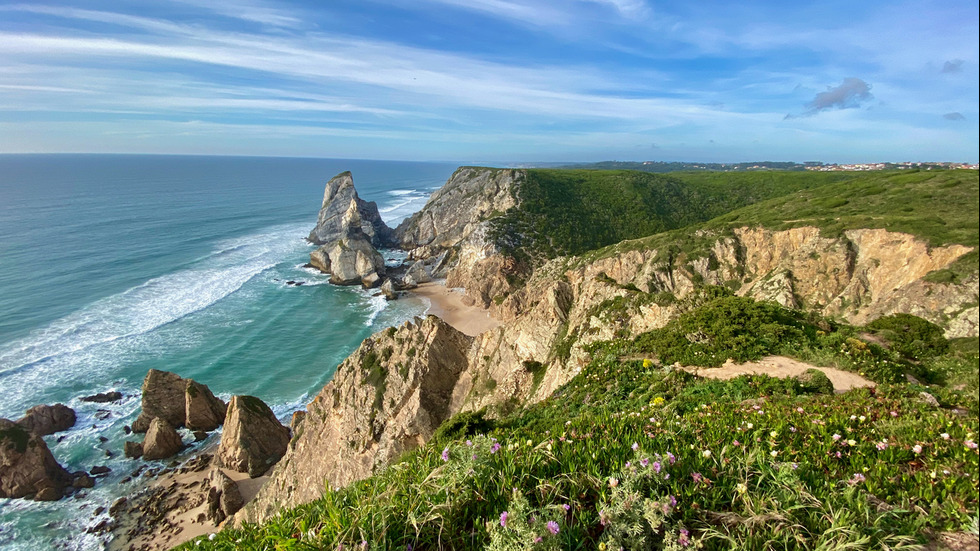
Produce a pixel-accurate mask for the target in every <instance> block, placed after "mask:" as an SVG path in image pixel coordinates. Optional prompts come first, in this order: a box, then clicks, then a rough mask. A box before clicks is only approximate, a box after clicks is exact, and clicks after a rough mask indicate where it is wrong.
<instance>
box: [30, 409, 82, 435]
mask: <svg viewBox="0 0 980 551" xmlns="http://www.w3.org/2000/svg"><path fill="white" fill-rule="evenodd" d="M17 424H18V425H20V426H22V427H24V428H25V429H27V430H29V431H31V432H33V433H34V434H36V435H38V436H47V435H49V434H54V433H56V432H61V431H63V430H68V429H70V428H71V427H73V426H75V410H73V409H71V408H70V407H68V406H66V405H64V404H55V405H53V406H48V405H40V406H34V407H32V408H31V409H29V410H27V412H26V413H25V414H24V416H23V417H21V418H20V419H18V420H17Z"/></svg>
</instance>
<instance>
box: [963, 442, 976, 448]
mask: <svg viewBox="0 0 980 551" xmlns="http://www.w3.org/2000/svg"><path fill="white" fill-rule="evenodd" d="M963 445H964V446H966V447H968V448H970V449H971V450H975V449H977V443H976V442H974V441H973V440H964V441H963Z"/></svg>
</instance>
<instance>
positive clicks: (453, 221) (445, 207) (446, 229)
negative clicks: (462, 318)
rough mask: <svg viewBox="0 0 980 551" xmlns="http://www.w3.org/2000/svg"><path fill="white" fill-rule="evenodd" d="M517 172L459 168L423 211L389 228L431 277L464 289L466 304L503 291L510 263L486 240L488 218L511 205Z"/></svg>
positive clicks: (518, 181) (487, 300) (482, 301)
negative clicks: (439, 278) (393, 230)
mask: <svg viewBox="0 0 980 551" xmlns="http://www.w3.org/2000/svg"><path fill="white" fill-rule="evenodd" d="M525 178H526V175H525V173H524V171H522V170H510V169H493V168H474V167H463V168H460V169H458V170H457V171H456V172H455V173H454V174H453V175H452V176H451V177H450V178H449V181H448V182H446V185H445V186H443V187H442V188H441V189H440V190H439V191H437V192H436V193H434V194H433V195H432V197H431V198H430V199H429V201H428V202H427V203H426V205H425V207H424V208H423V209H422V210H420V211H419V212H417V213H415V214H414V215H413V216H412V217H410V218H407V219H406V220H405V221H403V222H402V223H401V224H399V226H398V228H397V229H396V230H395V238H396V240H397V241H398V242H399V243H400V245H401V247H402V248H403V249H405V250H407V251H409V255H410V258H412V259H416V260H420V261H422V262H423V263H424V264H425V265H426V267H427V269H428V271H429V273H430V275H432V276H433V277H446V278H447V285H449V286H450V287H462V288H464V289H465V290H466V296H467V299H468V301H471V302H476V303H479V304H482V305H484V306H487V305H489V303H490V301H491V299H492V298H493V297H495V296H498V295H500V294H502V293H504V292H506V291H507V290H508V289H509V288H510V285H509V284H508V282H507V274H508V273H512V272H513V271H514V270H515V268H516V267H515V266H514V265H513V261H511V260H509V259H507V258H505V257H503V256H502V255H500V254H499V251H498V250H497V248H496V246H495V245H494V244H493V243H492V242H491V241H490V240H489V239H488V237H487V229H488V227H489V220H490V219H491V218H493V217H494V216H497V215H500V214H502V213H503V212H504V211H506V210H507V209H509V208H511V207H513V206H515V205H516V204H517V200H516V199H515V197H516V196H517V193H516V190H517V187H518V186H520V185H521V182H523V181H524V179H525Z"/></svg>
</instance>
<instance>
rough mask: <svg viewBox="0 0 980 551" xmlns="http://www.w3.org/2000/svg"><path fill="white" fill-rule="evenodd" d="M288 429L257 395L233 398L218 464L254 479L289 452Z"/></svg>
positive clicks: (222, 435) (230, 403) (229, 405)
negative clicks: (287, 449) (287, 450)
mask: <svg viewBox="0 0 980 551" xmlns="http://www.w3.org/2000/svg"><path fill="white" fill-rule="evenodd" d="M288 445H289V429H288V428H286V427H284V426H283V425H282V423H280V422H279V420H278V419H276V415H275V414H274V413H273V412H272V410H271V409H269V406H267V405H266V404H265V402H263V401H262V400H260V399H258V398H256V397H254V396H232V398H231V401H230V402H228V414H227V417H226V419H225V428H224V431H223V432H222V433H221V445H220V447H219V448H218V461H219V464H220V465H222V466H224V467H227V468H229V469H232V470H235V471H238V472H240V473H248V475H249V476H250V477H252V478H255V477H257V476H261V475H262V474H264V473H265V472H266V471H268V470H269V467H271V466H272V465H274V464H275V463H276V462H277V461H279V459H280V458H281V457H282V456H283V454H285V453H286V447H287V446H288Z"/></svg>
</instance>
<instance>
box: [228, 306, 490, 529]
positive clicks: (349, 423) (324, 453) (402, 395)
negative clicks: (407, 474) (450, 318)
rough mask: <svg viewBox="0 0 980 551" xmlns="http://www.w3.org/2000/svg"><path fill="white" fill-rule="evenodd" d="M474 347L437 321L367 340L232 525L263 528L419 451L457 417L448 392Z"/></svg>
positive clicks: (339, 372) (420, 322) (417, 323)
mask: <svg viewBox="0 0 980 551" xmlns="http://www.w3.org/2000/svg"><path fill="white" fill-rule="evenodd" d="M472 343H473V338H472V337H468V336H466V335H464V334H463V333H460V332H459V331H457V330H456V329H454V328H453V327H451V326H449V325H448V324H446V323H445V322H444V321H442V320H441V319H439V318H437V317H435V316H428V317H426V318H425V319H422V320H420V319H416V320H415V321H411V322H406V323H405V324H404V325H402V326H401V327H399V328H397V329H395V328H391V329H388V330H386V331H384V332H381V333H377V334H375V335H373V336H371V337H369V338H367V339H365V340H364V342H363V343H361V346H360V347H359V348H358V349H357V350H356V351H355V352H354V353H353V354H351V356H350V357H348V358H347V359H346V360H344V362H343V363H342V364H341V365H340V366H339V367H338V368H337V373H336V374H335V375H334V378H333V380H332V381H331V382H330V383H328V384H327V385H326V386H325V387H323V389H322V390H321V391H320V393H319V394H318V395H317V396H316V398H314V400H313V401H312V402H311V403H310V404H308V407H307V414H306V416H305V418H304V420H303V422H302V425H301V431H300V432H299V434H297V435H296V438H295V440H294V441H293V443H292V444H291V446H290V450H289V451H288V452H287V453H286V456H285V457H284V458H283V459H282V461H280V462H279V464H278V465H276V468H275V469H274V470H273V472H272V474H271V476H270V480H269V481H268V482H266V484H265V485H264V486H263V487H262V489H261V490H260V491H259V495H258V496H257V497H256V499H255V500H254V501H252V502H250V503H249V504H248V505H246V507H245V509H243V510H242V512H241V513H239V515H238V517H237V518H238V519H239V520H248V521H250V522H255V521H261V520H263V519H266V518H268V517H269V516H270V515H272V514H274V513H275V512H276V511H277V510H278V508H280V507H291V506H295V505H298V504H300V503H305V502H308V501H311V500H313V499H316V498H318V497H320V495H321V494H322V492H323V488H324V485H325V484H327V485H329V486H331V487H339V486H344V485H346V484H349V483H351V482H353V481H355V480H360V479H362V478H365V477H367V476H370V475H371V474H372V473H373V472H375V471H376V470H377V469H380V468H382V467H384V466H386V465H388V464H389V463H390V462H392V461H393V460H395V459H397V458H398V457H399V456H401V455H402V454H403V453H405V452H407V451H410V450H412V449H414V448H416V447H418V446H420V445H422V444H423V443H424V442H426V441H427V440H428V439H429V438H431V437H432V434H433V432H434V431H435V430H436V428H438V427H439V425H440V424H441V423H442V422H443V421H444V420H445V419H447V418H449V416H451V415H452V414H453V413H455V411H454V410H453V408H452V403H451V399H452V394H453V388H454V387H455V385H456V381H457V379H458V377H459V375H460V373H461V372H462V371H464V370H465V369H466V368H467V358H466V352H467V350H468V349H469V348H470V346H471V344H472ZM230 417H231V416H230V415H229V421H228V424H227V425H226V427H225V431H227V430H228V427H230V425H231V421H230Z"/></svg>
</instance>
